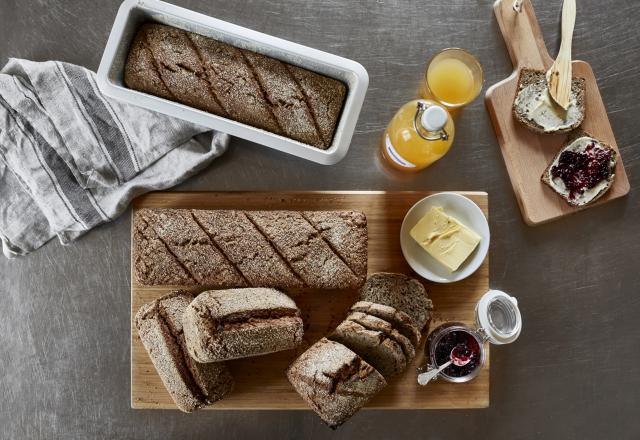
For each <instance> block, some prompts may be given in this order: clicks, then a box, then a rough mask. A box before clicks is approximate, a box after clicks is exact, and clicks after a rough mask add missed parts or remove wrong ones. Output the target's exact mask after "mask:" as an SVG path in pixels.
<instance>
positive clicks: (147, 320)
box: [135, 291, 233, 412]
mask: <svg viewBox="0 0 640 440" xmlns="http://www.w3.org/2000/svg"><path fill="white" fill-rule="evenodd" d="M192 300H193V295H192V294H191V293H188V292H184V291H176V292H172V293H170V294H169V295H166V296H163V297H162V298H159V299H157V300H155V301H153V302H151V303H147V304H145V305H143V306H142V307H141V308H140V310H139V311H138V313H137V314H136V318H135V323H136V328H137V330H138V335H139V336H140V340H141V341H142V344H143V345H144V347H145V349H146V350H147V353H148V354H149V357H150V358H151V361H152V362H153V365H154V366H155V367H156V370H157V372H158V375H159V376H160V379H162V382H163V383H164V385H165V387H166V388H167V391H168V392H169V395H170V396H171V398H172V399H173V400H174V402H175V403H176V405H177V406H178V408H179V409H180V410H181V411H184V412H192V411H194V410H196V409H198V408H201V407H203V406H206V405H211V404H212V403H214V402H216V401H218V400H220V399H222V398H223V397H224V396H225V395H227V394H228V393H230V392H231V390H232V388H233V378H232V377H231V373H230V372H229V370H228V368H227V367H226V365H225V364H224V363H210V364H201V363H198V362H196V361H195V360H193V359H191V358H190V357H189V355H188V353H187V351H186V347H185V340H184V333H183V328H182V313H183V311H184V309H185V308H186V307H187V305H188V304H189V303H190V302H191V301H192Z"/></svg>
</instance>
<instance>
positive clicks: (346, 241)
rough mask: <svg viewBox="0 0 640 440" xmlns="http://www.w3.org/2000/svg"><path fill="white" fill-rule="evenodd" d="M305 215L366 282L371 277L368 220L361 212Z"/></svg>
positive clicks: (329, 212)
mask: <svg viewBox="0 0 640 440" xmlns="http://www.w3.org/2000/svg"><path fill="white" fill-rule="evenodd" d="M301 214H302V216H303V217H304V218H305V219H306V220H307V221H308V222H309V223H311V225H312V226H313V227H314V228H315V229H316V230H317V231H318V232H320V235H322V237H323V238H324V239H325V240H326V241H327V243H329V245H330V246H331V249H333V250H334V251H335V252H336V253H337V254H338V255H339V256H340V258H342V260H343V261H344V262H345V263H346V264H347V266H349V267H350V268H351V270H352V271H353V273H354V274H355V275H356V276H357V277H358V278H359V279H360V280H361V282H364V280H365V278H366V277H367V258H366V255H367V241H368V232H367V217H366V216H365V215H364V214H363V213H362V212H358V211H340V212H334V211H303V212H301Z"/></svg>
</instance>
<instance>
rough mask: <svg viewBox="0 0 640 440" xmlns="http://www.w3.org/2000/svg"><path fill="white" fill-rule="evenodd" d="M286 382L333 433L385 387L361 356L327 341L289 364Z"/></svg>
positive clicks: (384, 382)
mask: <svg viewBox="0 0 640 440" xmlns="http://www.w3.org/2000/svg"><path fill="white" fill-rule="evenodd" d="M287 378H288V379H289V382H291V385H293V387H294V389H295V390H296V391H297V392H298V394H300V396H301V397H302V398H303V399H304V401H305V402H306V403H307V405H309V406H310V407H311V409H313V410H314V411H315V412H316V413H317V414H318V415H319V416H320V418H321V419H322V420H323V421H324V422H325V423H326V424H327V425H329V426H330V427H331V428H334V429H335V428H337V427H338V426H340V425H341V424H343V423H344V422H345V421H347V420H348V419H349V418H350V417H351V416H353V415H354V414H355V413H356V412H357V411H358V410H359V409H360V408H362V407H363V406H364V405H365V404H366V403H367V402H368V401H369V400H370V399H371V398H372V397H373V396H374V395H376V394H377V393H378V392H379V391H380V390H382V389H383V388H384V387H385V386H386V385H387V382H386V380H385V379H384V377H383V376H382V375H381V374H380V373H378V371H376V370H375V368H373V367H372V366H371V365H369V364H368V363H367V362H366V361H364V360H363V359H362V358H361V357H360V356H358V355H357V354H355V353H354V352H353V351H351V350H349V349H348V348H347V347H345V346H344V345H342V344H339V343H337V342H334V341H330V340H328V339H326V338H322V339H321V340H320V341H318V342H317V343H315V344H314V345H312V346H311V347H309V349H307V350H306V351H305V352H304V353H302V355H300V357H298V359H296V360H295V361H294V362H293V363H292V364H291V366H290V367H289V368H288V369H287Z"/></svg>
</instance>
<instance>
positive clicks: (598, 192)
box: [541, 130, 617, 207]
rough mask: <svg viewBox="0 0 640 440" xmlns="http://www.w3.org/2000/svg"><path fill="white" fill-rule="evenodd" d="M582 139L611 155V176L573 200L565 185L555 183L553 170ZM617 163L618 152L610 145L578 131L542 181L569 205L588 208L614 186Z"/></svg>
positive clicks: (557, 155)
mask: <svg viewBox="0 0 640 440" xmlns="http://www.w3.org/2000/svg"><path fill="white" fill-rule="evenodd" d="M581 138H588V139H589V140H591V141H593V142H595V143H596V144H598V145H599V146H600V147H602V149H603V150H606V151H609V152H610V153H611V160H610V161H609V164H608V168H609V175H608V176H607V177H606V178H605V179H603V180H601V181H600V183H599V184H598V185H596V186H595V187H594V188H593V190H592V191H589V192H588V193H587V192H585V193H583V194H581V195H580V197H578V198H575V197H574V198H572V197H571V194H570V193H569V192H567V190H566V187H564V183H560V182H557V181H555V179H553V176H552V175H551V170H552V168H553V167H554V165H555V164H556V163H557V162H558V161H559V159H560V156H561V155H562V153H563V152H564V151H567V150H568V149H569V148H572V149H573V147H572V144H573V143H574V142H575V141H578V140H579V139H581ZM576 147H577V146H576ZM616 162H617V154H616V151H615V150H614V149H613V148H612V147H611V146H610V145H608V144H605V143H604V142H602V141H600V140H598V139H596V138H595V137H593V136H591V135H590V134H589V133H587V132H586V131H583V130H578V131H576V132H574V133H572V134H571V135H570V136H569V137H568V138H567V141H566V142H565V143H564V144H563V145H562V147H561V148H560V151H558V154H556V155H555V156H554V158H553V160H552V161H551V163H550V164H549V166H548V167H547V168H546V169H545V170H544V172H543V173H542V177H541V180H542V181H543V182H544V183H545V184H547V185H548V186H549V187H550V188H551V189H552V190H553V191H555V192H556V193H557V194H558V195H559V196H560V197H562V198H563V199H564V200H565V201H566V202H567V203H568V204H569V205H571V206H577V207H580V206H586V205H588V204H591V203H593V202H595V201H596V200H598V199H599V198H600V197H602V196H603V195H604V194H605V193H606V192H607V191H609V188H611V186H612V185H613V182H614V179H615V176H616V175H615V167H616ZM583 196H584V197H583Z"/></svg>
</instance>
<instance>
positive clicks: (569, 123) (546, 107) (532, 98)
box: [513, 68, 585, 134]
mask: <svg viewBox="0 0 640 440" xmlns="http://www.w3.org/2000/svg"><path fill="white" fill-rule="evenodd" d="M513 115H514V116H515V118H516V119H517V120H518V121H519V122H520V123H521V124H523V125H524V126H525V127H527V128H529V129H531V130H533V131H535V132H536V133H543V134H555V133H567V132H569V131H572V130H574V129H576V128H578V127H579V126H580V124H582V121H583V120H584V115H585V79H584V78H573V79H572V80H571V94H570V104H569V108H568V109H567V110H564V109H563V108H562V107H560V106H559V105H558V104H557V103H556V102H555V101H554V100H553V98H552V97H551V95H550V94H549V86H548V85H547V77H546V72H545V71H543V70H535V69H526V68H525V69H522V70H521V71H520V78H519V79H518V87H517V89H516V96H515V99H514V102H513Z"/></svg>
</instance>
